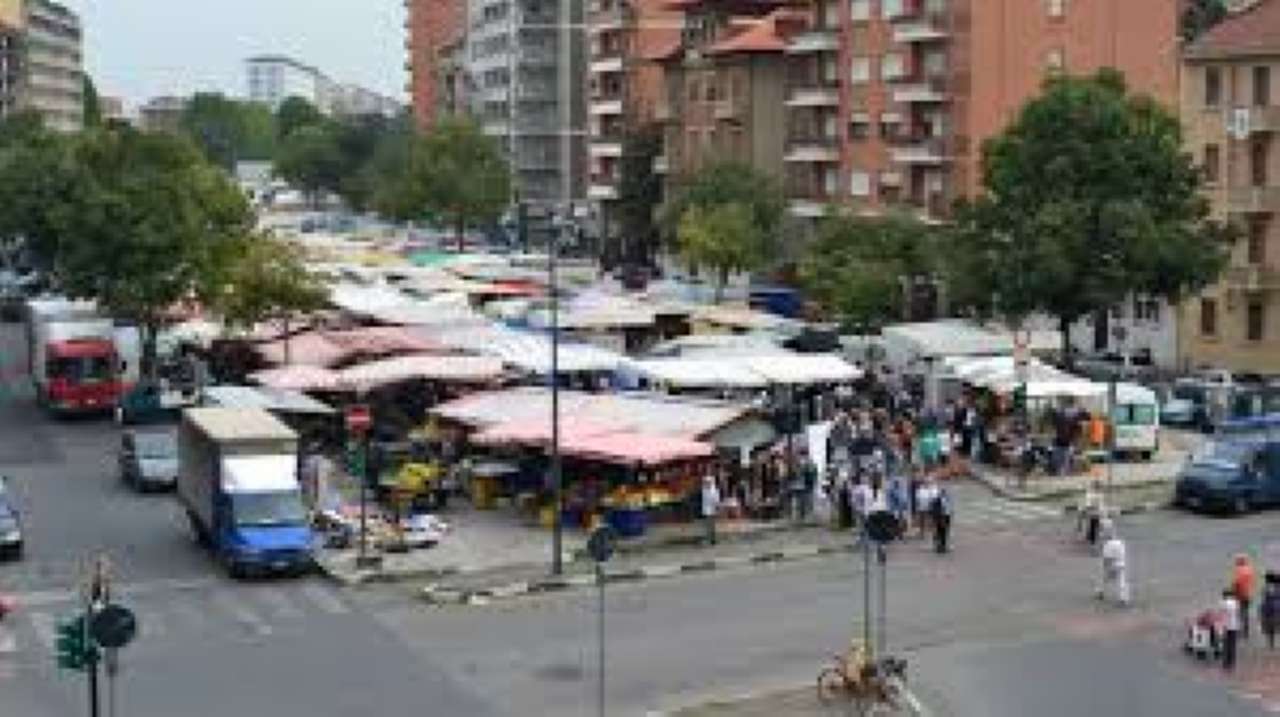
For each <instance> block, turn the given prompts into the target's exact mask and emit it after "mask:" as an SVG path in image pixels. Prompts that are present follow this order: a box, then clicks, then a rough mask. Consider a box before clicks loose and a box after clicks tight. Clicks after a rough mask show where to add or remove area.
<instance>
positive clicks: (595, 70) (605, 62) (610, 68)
mask: <svg viewBox="0 0 1280 717" xmlns="http://www.w3.org/2000/svg"><path fill="white" fill-rule="evenodd" d="M622 64H623V63H622V52H620V51H618V50H610V51H608V52H601V53H593V54H592V55H591V74H593V75H603V74H609V73H613V72H622Z"/></svg>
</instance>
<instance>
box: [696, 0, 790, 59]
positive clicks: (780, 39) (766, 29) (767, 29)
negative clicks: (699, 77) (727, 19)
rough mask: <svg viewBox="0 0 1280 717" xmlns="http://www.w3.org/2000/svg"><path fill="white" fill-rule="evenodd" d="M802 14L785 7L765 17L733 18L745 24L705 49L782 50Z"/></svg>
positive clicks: (726, 51)
mask: <svg viewBox="0 0 1280 717" xmlns="http://www.w3.org/2000/svg"><path fill="white" fill-rule="evenodd" d="M802 19H803V16H797V15H796V13H793V12H791V11H789V10H787V9H786V8H779V9H777V10H774V11H773V12H771V13H769V14H768V15H766V16H765V17H762V18H759V19H756V18H734V24H737V25H739V26H745V27H744V29H743V30H741V31H740V32H738V33H736V34H734V35H733V36H732V37H729V38H728V39H725V40H721V41H720V42H717V43H716V44H714V45H712V46H711V47H710V48H708V50H707V54H709V55H724V54H729V53H733V52H784V51H786V49H787V39H788V38H789V37H790V35H791V33H792V32H794V29H795V27H796V24H797V20H801V21H802Z"/></svg>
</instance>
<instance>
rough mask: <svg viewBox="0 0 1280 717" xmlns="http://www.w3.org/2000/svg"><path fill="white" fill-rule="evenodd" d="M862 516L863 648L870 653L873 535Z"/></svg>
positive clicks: (865, 514)
mask: <svg viewBox="0 0 1280 717" xmlns="http://www.w3.org/2000/svg"><path fill="white" fill-rule="evenodd" d="M868 515H870V514H869V513H863V516H862V647H863V649H865V650H866V651H867V652H868V653H870V652H871V651H872V646H871V535H870V533H869V532H868V531H867V516H868Z"/></svg>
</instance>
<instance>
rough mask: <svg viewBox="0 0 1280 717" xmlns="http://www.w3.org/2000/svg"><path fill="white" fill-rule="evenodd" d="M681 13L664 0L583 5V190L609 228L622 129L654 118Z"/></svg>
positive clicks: (607, 231)
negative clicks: (659, 59) (661, 59)
mask: <svg viewBox="0 0 1280 717" xmlns="http://www.w3.org/2000/svg"><path fill="white" fill-rule="evenodd" d="M681 27H682V20H681V16H680V14H679V13H677V12H672V11H671V10H670V9H668V7H667V5H666V2H665V0H592V1H591V2H590V4H589V6H588V11H587V28H588V45H587V46H588V51H589V52H590V57H589V64H588V67H587V93H588V105H587V115H588V116H587V130H588V145H587V151H588V155H589V158H588V171H589V173H590V176H589V178H588V185H587V196H588V198H590V199H591V200H593V201H595V202H596V204H597V206H598V207H599V209H600V212H599V216H600V217H601V219H602V224H601V228H602V233H604V234H606V235H608V234H612V233H613V230H612V227H613V226H614V225H615V222H614V221H613V214H614V211H615V206H614V205H615V200H616V199H617V198H618V188H619V183H620V181H621V174H620V172H621V165H622V154H623V151H624V147H623V139H624V135H625V134H626V132H628V131H630V130H635V129H638V128H640V127H642V126H644V125H647V124H649V123H650V122H653V121H654V112H655V109H656V107H657V105H658V100H659V98H660V95H661V94H662V93H663V91H664V87H663V84H662V68H661V67H660V66H659V65H657V64H656V63H653V62H650V61H649V60H648V59H647V58H650V57H655V56H662V55H664V54H667V53H669V52H671V51H672V49H674V47H675V46H676V45H677V44H678V43H679V40H680V30H681Z"/></svg>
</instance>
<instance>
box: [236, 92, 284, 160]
mask: <svg viewBox="0 0 1280 717" xmlns="http://www.w3.org/2000/svg"><path fill="white" fill-rule="evenodd" d="M237 104H238V105H239V109H240V118H241V122H242V126H243V128H244V134H243V135H242V137H241V141H240V152H239V155H240V159H246V160H257V161H270V160H272V159H274V158H275V153H276V146H277V142H276V116H275V115H274V114H273V113H272V112H271V109H270V108H269V107H266V106H265V105H260V104H258V103H256V102H239V103H237Z"/></svg>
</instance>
